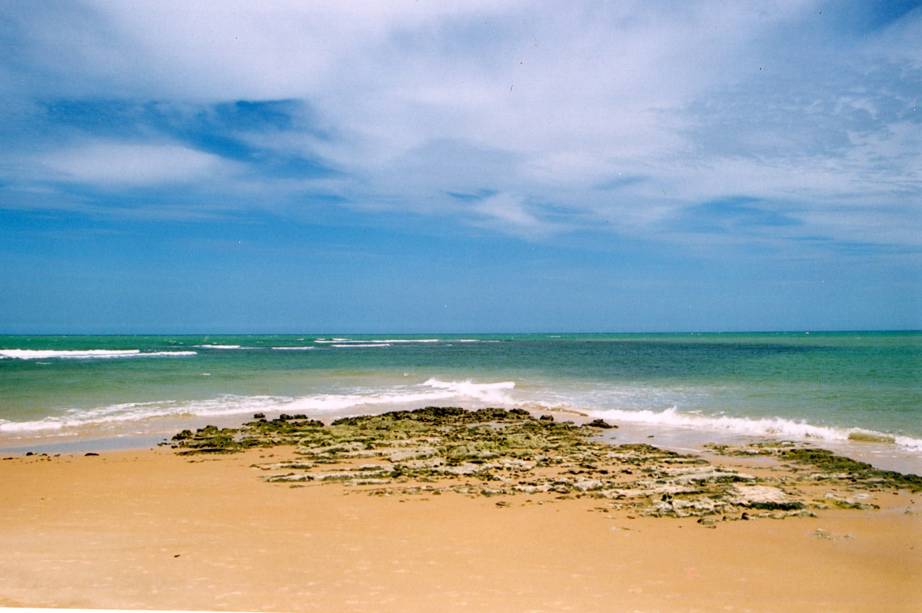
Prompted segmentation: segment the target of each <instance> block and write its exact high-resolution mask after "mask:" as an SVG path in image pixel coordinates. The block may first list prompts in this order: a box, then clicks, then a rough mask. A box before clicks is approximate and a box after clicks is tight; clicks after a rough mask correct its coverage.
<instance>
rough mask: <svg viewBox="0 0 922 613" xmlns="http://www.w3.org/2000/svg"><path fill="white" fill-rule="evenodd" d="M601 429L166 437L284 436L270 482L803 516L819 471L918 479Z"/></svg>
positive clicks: (403, 424)
mask: <svg viewBox="0 0 922 613" xmlns="http://www.w3.org/2000/svg"><path fill="white" fill-rule="evenodd" d="M599 427H600V426H598V425H596V424H591V423H590V424H587V425H583V426H580V425H577V424H573V423H571V422H558V421H555V420H554V419H547V418H546V416H543V417H540V418H537V417H533V416H532V415H531V414H530V413H528V412H527V411H524V410H522V409H512V410H506V409H501V408H487V409H480V410H476V411H471V410H465V409H462V408H459V407H426V408H423V409H417V410H415V411H393V412H390V413H384V414H381V415H363V416H356V417H345V418H341V419H337V420H335V421H334V422H332V423H331V424H329V425H325V424H323V423H322V422H320V421H317V420H313V419H308V418H307V417H306V416H304V415H294V416H291V415H282V416H279V417H278V418H276V419H272V420H267V419H265V417H264V416H263V415H255V416H254V420H252V421H249V422H247V423H245V424H243V425H242V426H241V427H239V428H218V427H215V426H206V427H205V428H200V429H199V430H196V431H195V432H192V431H190V430H184V431H182V432H180V433H178V434H177V435H176V436H174V437H173V439H172V441H171V444H172V445H173V447H174V448H175V449H176V450H177V452H178V453H181V454H185V455H195V454H216V453H238V452H241V451H245V450H247V449H252V448H260V447H262V448H267V447H275V446H289V447H291V448H292V449H293V454H294V455H295V458H294V459H291V460H284V461H277V462H265V463H259V464H255V465H254V467H255V468H257V469H259V470H260V471H264V472H265V473H267V474H266V476H265V477H264V478H265V480H266V481H268V482H272V483H286V484H288V485H292V484H295V485H298V486H301V485H303V484H323V483H339V484H342V485H345V486H347V487H351V488H356V489H357V490H358V491H364V492H366V493H368V494H370V495H379V496H390V495H400V496H406V495H421V494H425V495H441V494H442V493H445V492H453V493H457V494H463V495H467V496H475V497H477V496H521V495H525V496H546V497H548V498H552V499H553V500H559V501H566V500H574V499H580V498H587V497H588V498H594V499H599V500H604V501H605V503H606V508H609V509H622V510H627V511H630V512H632V513H636V514H639V515H647V516H656V517H708V518H717V519H720V520H728V519H729V520H735V519H740V518H755V517H763V516H764V517H773V518H777V517H785V516H789V515H803V514H806V513H808V509H810V508H828V506H829V505H828V504H825V503H818V502H815V501H810V500H806V499H805V498H804V497H803V496H801V495H799V494H797V491H798V490H797V486H798V485H799V484H802V483H814V482H816V480H817V475H820V476H821V477H822V478H823V479H829V480H830V482H833V483H840V482H841V481H842V480H845V481H846V482H847V483H848V484H849V485H850V486H852V487H867V488H870V489H874V488H877V489H879V488H884V487H888V488H904V487H905V488H909V489H912V490H913V491H918V487H919V478H918V477H915V476H914V475H900V474H899V473H889V472H886V471H878V470H876V469H874V468H873V467H871V466H870V465H867V464H863V463H860V462H855V461H854V460H849V459H847V458H842V457H840V456H836V455H835V454H832V453H829V452H826V451H825V450H817V449H813V448H803V447H798V446H795V445H789V444H783V443H782V444H778V443H775V444H762V445H755V446H750V447H746V448H742V447H730V446H712V450H714V451H715V452H718V453H722V454H724V455H740V456H743V455H773V456H775V457H778V458H779V459H780V460H782V461H785V462H789V463H790V464H791V465H794V466H797V467H804V466H807V467H809V469H810V471H812V472H808V471H806V470H793V471H792V473H791V474H794V475H795V476H796V478H792V476H791V474H785V475H781V476H774V477H771V476H770V477H756V476H753V475H748V474H745V473H742V472H739V471H737V470H735V469H733V468H728V467H717V466H714V465H712V464H711V463H709V462H708V461H707V460H705V459H704V458H702V457H701V456H698V455H688V454H681V453H677V452H674V451H670V450H666V449H661V448H659V447H655V446H653V445H649V444H645V443H638V444H621V445H615V444H610V443H608V442H604V441H600V440H599V439H598V438H597V436H598V428H599ZM832 504H833V505H834V506H837V507H840V508H845V507H847V506H848V505H844V504H843V505H839V504H835V502H834V501H832ZM849 508H872V507H871V506H870V505H866V504H864V503H862V504H861V505H860V507H859V506H853V507H849ZM708 523H710V521H709V522H708Z"/></svg>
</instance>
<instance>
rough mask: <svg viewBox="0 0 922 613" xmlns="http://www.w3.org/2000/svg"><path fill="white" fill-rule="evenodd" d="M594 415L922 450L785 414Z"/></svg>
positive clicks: (905, 440) (906, 441)
mask: <svg viewBox="0 0 922 613" xmlns="http://www.w3.org/2000/svg"><path fill="white" fill-rule="evenodd" d="M588 413H589V414H590V415H591V416H593V417H601V418H603V419H607V420H612V421H615V422H618V421H621V422H629V423H638V424H650V425H657V426H664V427H672V428H689V429H695V430H706V431H711V432H729V433H732V434H740V435H744V436H757V437H771V438H783V439H791V440H799V441H809V440H822V441H833V442H842V443H845V442H848V441H849V440H850V439H849V437H850V435H854V434H865V435H867V434H870V435H872V436H875V437H879V438H880V440H887V439H888V438H889V439H892V440H893V442H894V443H895V444H896V445H900V446H901V447H905V448H907V449H910V450H913V451H922V440H920V439H916V438H912V437H909V436H890V435H887V434H884V433H882V432H875V431H873V430H865V429H860V428H836V427H831V426H817V425H814V424H810V423H808V422H806V421H798V420H793V419H787V418H784V417H730V416H727V415H715V416H711V415H700V414H694V413H682V412H680V411H679V410H678V409H677V408H676V407H672V408H669V409H665V410H663V411H649V410H618V409H610V410H593V411H589V412H588Z"/></svg>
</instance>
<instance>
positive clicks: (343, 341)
mask: <svg viewBox="0 0 922 613" xmlns="http://www.w3.org/2000/svg"><path fill="white" fill-rule="evenodd" d="M314 342H315V343H317V344H319V345H333V346H334V347H337V346H340V345H354V346H356V347H367V346H369V345H413V344H431V343H440V342H442V339H439V338H318V339H316V340H314Z"/></svg>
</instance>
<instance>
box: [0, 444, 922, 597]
mask: <svg viewBox="0 0 922 613" xmlns="http://www.w3.org/2000/svg"><path fill="white" fill-rule="evenodd" d="M295 457H297V456H296V455H294V454H293V453H292V450H291V449H290V448H287V447H274V448H268V449H267V448H259V449H250V450H246V451H243V452H242V453H238V454H231V455H220V456H214V455H206V456H202V455H193V456H181V455H177V454H176V453H175V451H173V450H169V449H165V448H160V449H156V450H148V451H132V452H126V451H120V452H109V453H102V454H101V455H100V456H90V457H87V456H79V455H62V456H60V457H59V458H50V457H48V458H46V457H42V456H36V457H28V458H25V457H22V458H16V459H13V460H6V461H2V462H0V478H2V482H3V483H4V486H3V488H0V496H2V501H0V502H2V504H0V526H2V527H0V546H2V547H3V549H4V551H5V552H6V555H5V556H3V558H2V559H0V606H54V607H95V608H113V607H114V608H155V609H203V610H266V611H282V610H285V611H314V610H341V611H359V610H369V609H370V608H373V609H375V610H403V611H415V610H420V611H422V610H433V609H435V608H438V609H440V610H471V609H473V610H500V609H502V610H546V611H556V610H574V609H576V610H586V611H590V610H598V611H601V610H612V609H628V608H633V609H639V610H662V609H669V610H701V609H706V610H711V609H717V608H727V609H729V610H737V609H746V610H777V609H779V608H784V609H786V610H808V609H810V610H816V609H817V608H822V609H827V610H828V609H835V610H842V611H864V610H867V611H870V610H881V609H885V610H894V611H900V610H907V611H908V610H911V608H912V607H913V606H914V604H915V603H917V602H918V601H919V599H920V598H922V581H920V579H922V548H920V547H916V546H915V543H919V542H922V515H920V512H922V508H920V506H919V503H918V502H917V501H916V500H915V498H918V496H915V497H914V496H912V495H910V494H908V493H906V492H905V491H896V492H883V493H880V494H878V495H875V501H876V502H877V503H878V504H879V506H880V509H879V510H873V511H872V510H855V509H850V510H845V509H836V508H830V509H827V510H822V511H817V513H816V517H790V518H787V519H784V520H775V519H757V520H754V521H732V522H720V523H718V524H716V525H714V526H708V527H706V526H705V525H702V524H700V523H698V522H697V521H696V519H695V518H693V517H689V518H672V517H641V516H636V515H633V514H632V513H631V512H627V511H623V510H622V511H619V510H617V509H607V510H606V511H601V510H600V509H599V507H600V506H602V505H600V504H599V501H598V500H595V499H591V498H571V499H559V498H557V497H555V495H553V494H541V493H536V494H532V495H528V496H525V497H521V496H519V497H516V496H499V497H492V496H491V497H483V496H467V495H463V494H459V493H454V492H446V493H445V494H443V495H422V496H420V495H417V496H413V495H400V494H396V493H395V494H393V495H383V496H381V495H368V493H367V492H365V491H362V490H361V488H356V487H352V486H349V485H345V484H342V483H323V484H320V483H316V484H315V483H305V484H297V483H292V484H286V483H266V482H265V481H264V479H263V478H262V472H261V471H259V470H258V469H256V468H253V465H254V464H260V463H265V462H279V461H284V460H286V459H292V458H295ZM724 460H725V461H726V465H728V466H729V465H736V464H742V465H743V466H746V469H747V470H751V469H752V468H751V466H747V463H748V462H749V461H748V460H744V459H742V460H741V459H737V458H732V457H727V458H724ZM297 485H303V487H292V486H297ZM498 503H504V504H498Z"/></svg>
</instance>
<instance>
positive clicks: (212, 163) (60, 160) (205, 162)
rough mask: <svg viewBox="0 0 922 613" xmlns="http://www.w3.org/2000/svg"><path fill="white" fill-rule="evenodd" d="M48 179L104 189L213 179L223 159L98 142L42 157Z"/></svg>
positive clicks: (178, 149)
mask: <svg viewBox="0 0 922 613" xmlns="http://www.w3.org/2000/svg"><path fill="white" fill-rule="evenodd" d="M38 162H39V163H40V164H41V165H43V166H44V167H45V168H47V169H49V170H50V171H51V174H50V175H48V178H52V179H63V180H66V181H74V182H79V183H90V184H95V185H103V186H135V185H136V186H146V185H158V184H163V183H181V182H188V181H195V180H201V179H203V178H207V177H212V178H213V177H214V175H215V174H218V173H222V172H224V171H225V170H226V169H227V168H228V163H227V162H225V161H223V160H222V159H221V158H219V157H217V156H214V155H211V154H209V153H205V152H202V151H197V150H195V149H190V148H188V147H184V146H181V145H175V144H158V145H154V144H146V143H123V142H108V141H97V142H91V143H84V144H81V145H78V146H76V147H71V148H67V149H61V150H58V151H55V152H52V153H48V154H46V155H44V156H41V157H40V158H39V160H38Z"/></svg>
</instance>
